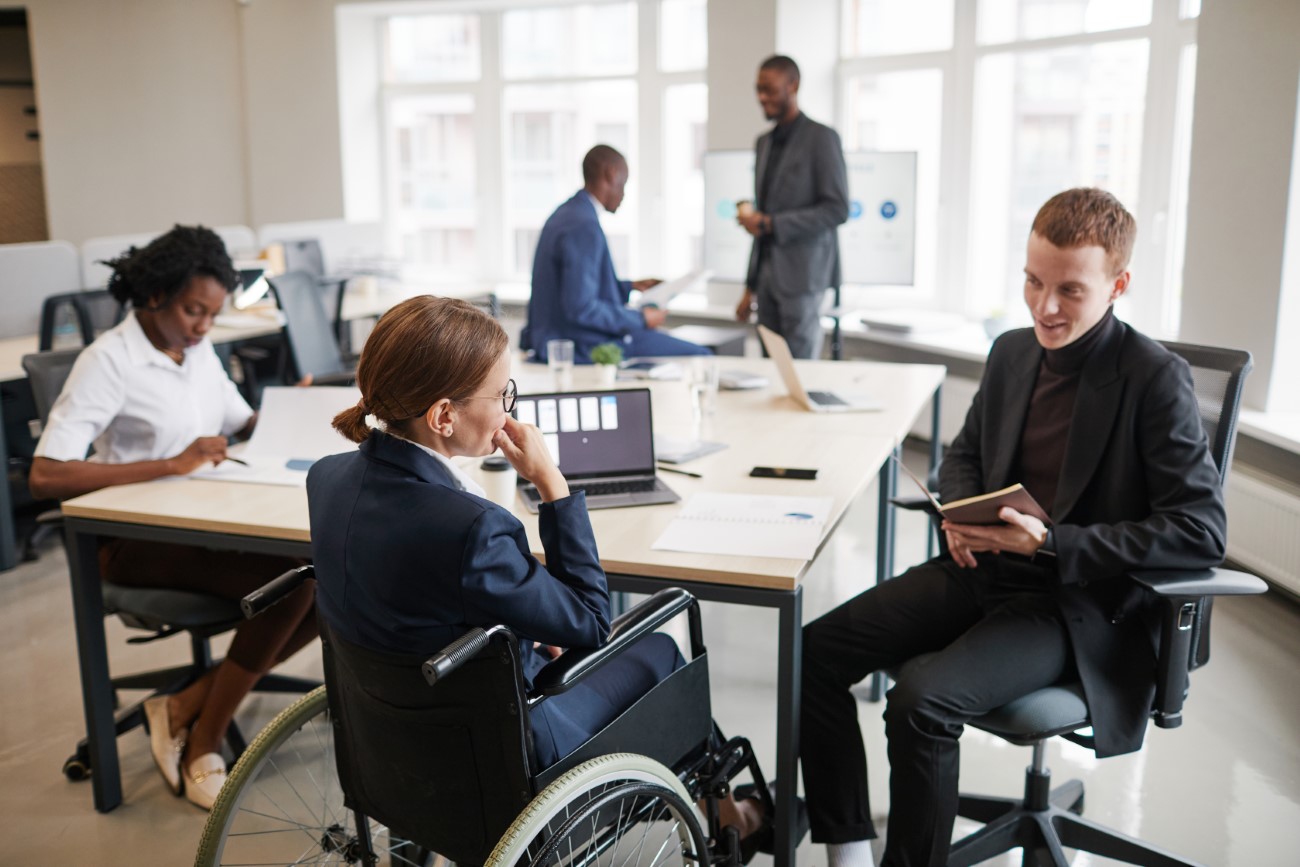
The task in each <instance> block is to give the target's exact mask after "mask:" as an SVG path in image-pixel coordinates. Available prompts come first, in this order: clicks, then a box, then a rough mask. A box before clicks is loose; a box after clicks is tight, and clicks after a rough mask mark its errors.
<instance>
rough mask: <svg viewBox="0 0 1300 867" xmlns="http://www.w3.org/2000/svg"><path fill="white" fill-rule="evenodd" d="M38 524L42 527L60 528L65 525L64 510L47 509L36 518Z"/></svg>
mask: <svg viewBox="0 0 1300 867" xmlns="http://www.w3.org/2000/svg"><path fill="white" fill-rule="evenodd" d="M36 523H38V524H40V525H41V526H42V527H45V526H48V527H59V526H62V525H63V510H62V509H46V510H45V511H44V512H41V513H40V514H39V515H37V516H36Z"/></svg>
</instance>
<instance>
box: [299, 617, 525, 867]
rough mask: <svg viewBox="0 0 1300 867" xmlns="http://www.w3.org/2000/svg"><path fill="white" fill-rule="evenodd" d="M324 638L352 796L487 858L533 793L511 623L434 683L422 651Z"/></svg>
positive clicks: (382, 814)
mask: <svg viewBox="0 0 1300 867" xmlns="http://www.w3.org/2000/svg"><path fill="white" fill-rule="evenodd" d="M321 645H322V649H323V658H324V666H325V683H326V687H327V693H328V695H329V706H330V712H331V719H332V724H333V728H334V751H335V755H336V758H337V761H338V773H339V781H340V784H341V786H342V788H343V794H344V802H345V804H346V805H347V806H348V807H349V808H350V809H354V810H359V811H361V812H362V813H363V814H365V815H366V816H369V817H370V818H372V819H374V820H376V821H378V822H380V823H382V824H384V825H386V826H388V828H389V829H390V831H391V832H392V834H393V835H395V836H397V837H401V838H404V839H407V840H411V841H413V842H415V843H418V844H419V845H421V846H424V847H425V848H427V849H431V850H433V851H435V852H437V853H439V854H441V855H443V856H444V857H446V858H448V859H450V860H452V861H454V862H456V863H459V864H482V863H483V862H484V861H485V860H486V859H487V856H488V855H489V854H490V853H491V851H492V847H493V846H494V845H495V844H496V842H497V840H498V839H500V837H501V835H502V834H503V833H504V832H505V830H506V828H507V827H509V825H510V823H511V822H512V821H514V819H515V817H516V816H517V815H518V814H519V813H520V812H522V811H523V809H524V807H525V806H526V805H527V804H528V802H529V801H530V800H531V799H532V797H533V794H534V793H533V790H532V783H531V779H530V776H529V771H528V768H529V753H528V713H527V707H526V704H525V702H524V693H523V683H522V680H521V679H520V676H519V670H520V669H519V659H518V654H519V650H518V643H517V641H516V640H515V639H514V638H513V637H512V636H511V635H510V633H509V632H503V633H499V634H497V635H495V636H494V637H493V639H492V641H491V643H489V644H488V646H487V648H486V649H485V650H484V651H483V652H481V653H480V654H479V655H478V656H476V657H475V658H474V659H472V660H470V661H469V662H466V663H465V664H464V665H463V666H461V667H460V668H459V669H457V670H456V671H455V673H454V674H452V675H451V676H449V677H448V678H446V679H445V680H442V681H439V682H438V684H437V685H436V686H433V687H430V686H429V685H428V684H427V683H426V682H425V680H424V678H423V676H422V675H421V673H420V664H421V663H422V662H423V661H424V659H425V657H424V656H408V655H398V654H387V653H378V652H375V651H371V650H367V649H365V648H361V647H358V646H357V645H355V644H351V643H350V642H347V641H345V640H343V639H341V638H339V637H338V636H337V635H336V634H334V633H333V631H332V630H331V629H330V628H329V626H328V624H326V623H325V622H324V621H323V620H322V622H321Z"/></svg>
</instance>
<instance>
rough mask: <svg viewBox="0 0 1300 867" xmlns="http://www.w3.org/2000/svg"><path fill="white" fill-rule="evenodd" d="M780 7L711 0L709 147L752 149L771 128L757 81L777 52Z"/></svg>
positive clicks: (768, 2) (764, 1)
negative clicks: (763, 66) (760, 103)
mask: <svg viewBox="0 0 1300 867" xmlns="http://www.w3.org/2000/svg"><path fill="white" fill-rule="evenodd" d="M776 11H777V0H709V71H708V83H709V126H708V143H709V144H708V146H709V150H715V151H716V150H743V149H745V148H752V147H753V146H754V139H756V138H758V137H759V135H761V134H762V133H763V132H764V131H765V130H766V129H767V127H768V124H767V121H765V120H764V119H763V110H762V109H760V108H759V107H758V99H757V97H755V96H754V81H755V79H756V78H757V77H758V65H759V64H760V63H762V62H763V60H764V59H766V58H767V57H770V56H771V55H773V54H775V53H776V44H777V43H776ZM796 60H797V58H796Z"/></svg>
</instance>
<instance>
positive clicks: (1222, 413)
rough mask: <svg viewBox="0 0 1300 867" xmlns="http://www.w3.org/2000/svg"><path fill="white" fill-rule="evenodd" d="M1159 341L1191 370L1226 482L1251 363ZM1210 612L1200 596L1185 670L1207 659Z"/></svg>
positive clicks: (1232, 354)
mask: <svg viewBox="0 0 1300 867" xmlns="http://www.w3.org/2000/svg"><path fill="white" fill-rule="evenodd" d="M1161 342H1162V343H1163V344H1164V346H1165V348H1166V349H1168V350H1169V351H1170V352H1173V353H1175V354H1176V355H1178V356H1180V357H1182V358H1183V360H1184V361H1186V362H1187V364H1188V366H1190V367H1191V369H1192V389H1193V391H1195V392H1196V404H1197V407H1198V408H1199V410H1200V413H1201V424H1202V426H1204V428H1205V435H1206V437H1207V438H1208V439H1209V441H1210V457H1211V458H1213V459H1214V465H1215V466H1216V467H1218V469H1219V484H1221V485H1223V484H1226V483H1227V481H1228V470H1229V468H1230V467H1231V466H1232V450H1233V447H1234V446H1235V445H1236V443H1237V414H1238V412H1239V411H1240V409H1241V392H1242V389H1243V387H1244V386H1245V383H1246V375H1247V374H1248V373H1250V370H1251V367H1253V366H1254V362H1253V360H1252V359H1251V356H1250V353H1249V352H1246V351H1244V350H1240V349H1220V348H1218V347H1214V346H1198V345H1196V344H1192V343H1175V342H1173V341H1161ZM1213 613H1214V598H1213V597H1211V596H1207V597H1205V598H1203V599H1202V600H1201V601H1200V603H1199V604H1198V605H1197V606H1196V614H1195V616H1194V618H1193V620H1192V640H1191V647H1190V649H1189V651H1188V659H1187V667H1188V669H1197V668H1200V667H1201V666H1202V665H1205V663H1207V662H1209V661H1210V617H1211V615H1212V614H1213Z"/></svg>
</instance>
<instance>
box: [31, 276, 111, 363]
mask: <svg viewBox="0 0 1300 867" xmlns="http://www.w3.org/2000/svg"><path fill="white" fill-rule="evenodd" d="M63 311H67V313H68V314H69V315H71V316H72V317H73V318H74V319H75V321H76V331H77V337H78V338H79V339H80V341H81V345H82V346H89V345H90V344H91V343H93V342H94V340H95V337H96V335H98V334H100V333H101V332H103V331H107V330H108V329H110V328H112V327H113V326H114V325H116V324H118V323H119V322H121V321H122V319H123V318H125V317H126V305H125V304H122V303H121V302H119V301H118V300H117V299H116V298H114V297H113V296H112V295H110V294H109V293H108V290H107V289H92V290H89V291H86V292H66V293H64V294H62V295H51V296H50V297H48V298H46V299H45V302H44V303H43V304H42V305H41V327H40V337H39V341H40V342H39V344H38V347H37V348H38V349H40V351H41V352H48V351H49V350H51V349H53V348H54V338H55V330H56V328H57V327H58V324H59V318H60V316H59V314H60V313H61V312H63Z"/></svg>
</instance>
